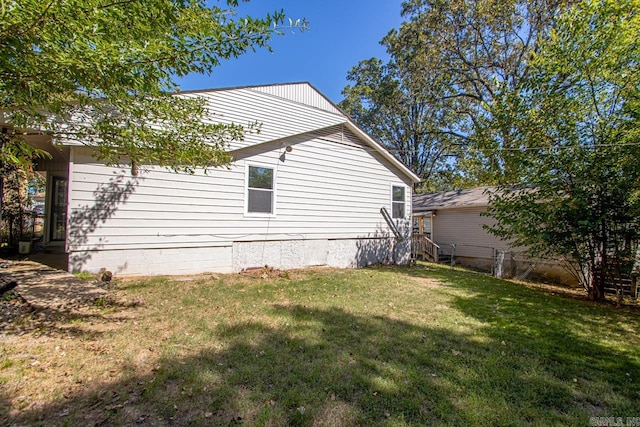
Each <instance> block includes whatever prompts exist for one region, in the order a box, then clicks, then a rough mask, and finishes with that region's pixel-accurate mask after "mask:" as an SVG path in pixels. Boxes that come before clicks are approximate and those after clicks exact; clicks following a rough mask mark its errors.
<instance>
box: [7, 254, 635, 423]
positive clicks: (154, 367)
mask: <svg viewBox="0 0 640 427" xmlns="http://www.w3.org/2000/svg"><path fill="white" fill-rule="evenodd" d="M256 276H257V277H246V276H242V275H224V276H220V277H217V278H213V279H204V278H203V279H202V280H199V281H186V282H185V281H181V282H173V281H171V280H170V279H166V278H155V279H150V280H143V281H132V282H123V283H120V284H119V286H118V289H117V290H115V291H114V294H115V297H116V299H117V300H118V301H120V303H113V302H109V301H104V302H103V304H98V305H97V306H96V307H94V308H93V309H92V310H90V311H84V312H72V313H64V312H63V313H57V314H56V315H52V317H51V318H48V319H47V321H46V322H45V321H43V322H42V323H38V322H39V321H38V319H32V318H26V317H25V318H22V319H18V320H17V321H16V324H15V325H14V326H12V328H10V329H9V330H8V332H5V333H4V335H3V336H2V338H3V339H2V340H0V414H8V415H0V424H5V423H8V424H11V423H14V422H15V423H18V424H21V423H36V424H37V421H38V420H41V421H43V424H47V425H50V424H67V425H78V424H88V425H91V424H98V423H104V424H132V423H136V422H137V423H139V424H142V425H145V424H147V425H229V424H236V423H237V424H245V425H397V426H402V425H425V424H426V425H441V424H442V425H490V426H495V425H540V426H548V425H579V426H585V425H589V422H590V417H639V416H640V408H639V407H638V403H639V402H640V354H639V349H640V346H639V344H640V340H639V338H638V335H637V331H639V330H640V318H639V316H638V314H639V313H640V311H638V309H637V307H626V308H620V309H619V308H615V307H612V306H610V305H597V304H593V303H589V302H586V301H583V300H580V299H579V298H575V297H571V294H565V293H563V292H558V291H555V292H554V291H553V290H551V289H550V288H548V287H541V286H536V285H527V286H524V285H522V284H514V283H510V282H507V281H501V280H496V279H493V278H490V277H487V276H484V275H480V274H476V273H471V272H466V271H462V270H458V269H450V268H448V267H440V266H435V265H431V264H419V265H418V267H416V268H377V269H364V270H333V269H314V270H305V271H294V272H287V273H283V274H280V275H274V274H271V276H272V277H266V278H265V277H260V275H259V274H258V275H256ZM265 276H266V274H265ZM273 276H280V277H273ZM32 317H33V316H32ZM35 317H37V316H35ZM62 353H64V355H62ZM34 362H37V363H34Z"/></svg>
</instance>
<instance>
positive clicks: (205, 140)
mask: <svg viewBox="0 0 640 427" xmlns="http://www.w3.org/2000/svg"><path fill="white" fill-rule="evenodd" d="M237 5H238V0H227V1H223V2H221V3H217V2H214V5H213V6H209V5H207V2H205V1H204V0H124V1H113V0H65V1H61V0H11V1H3V2H2V4H1V5H0V110H1V111H2V112H3V117H2V122H3V123H4V125H3V126H4V128H5V131H4V132H3V137H2V144H1V150H0V164H2V163H16V162H20V160H22V159H24V158H28V157H29V155H30V154H33V152H32V150H30V149H29V147H28V146H26V145H25V144H24V138H23V136H24V134H25V133H30V132H42V133H49V134H51V135H52V136H53V137H54V139H55V140H57V141H64V140H75V141H80V142H82V143H84V144H88V145H91V146H93V147H96V148H97V151H96V153H97V156H98V157H99V158H100V160H103V161H105V162H106V163H108V164H118V163H120V162H122V161H123V160H124V161H128V162H139V163H145V164H157V165H161V166H166V167H169V168H173V169H174V170H187V171H192V170H193V168H195V167H197V166H201V167H205V168H206V167H215V166H218V165H223V164H225V163H227V162H228V161H229V160H230V159H229V157H228V154H227V153H226V152H225V147H226V144H227V142H229V141H230V140H231V139H239V138H242V137H243V134H244V132H245V128H244V127H243V126H242V125H245V124H237V125H231V126H229V125H218V124H212V123H211V122H207V121H206V120H203V118H204V116H205V115H206V114H207V113H208V112H207V111H206V108H205V106H204V104H203V103H202V101H200V100H199V99H196V98H185V97H176V96H173V95H172V93H173V92H175V91H176V90H177V89H178V86H177V85H176V83H175V78H176V77H180V76H185V75H187V74H190V73H210V72H211V71H212V70H213V69H214V67H216V66H218V65H220V63H221V61H223V60H225V59H228V58H232V57H236V56H238V55H241V54H243V53H244V52H246V51H248V50H253V49H256V48H260V47H268V42H269V40H270V38H271V36H272V35H273V34H274V33H277V32H278V31H279V28H281V26H282V24H283V20H284V15H283V12H282V11H279V12H275V13H273V14H272V15H267V16H265V17H262V18H258V19H256V18H252V17H250V16H242V17H239V16H237V15H236V14H235V12H234V9H233V7H234V6H237ZM293 25H296V24H295V23H294V24H293ZM297 26H299V27H304V22H302V23H298V24H297ZM125 159H126V160H125Z"/></svg>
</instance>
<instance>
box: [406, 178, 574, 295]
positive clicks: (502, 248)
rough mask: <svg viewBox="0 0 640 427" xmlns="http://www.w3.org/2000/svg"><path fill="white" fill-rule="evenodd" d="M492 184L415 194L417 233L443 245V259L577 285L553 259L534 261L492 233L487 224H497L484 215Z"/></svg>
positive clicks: (414, 224) (441, 249) (523, 277)
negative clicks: (486, 227) (451, 258)
mask: <svg viewBox="0 0 640 427" xmlns="http://www.w3.org/2000/svg"><path fill="white" fill-rule="evenodd" d="M491 189H492V188H491V187H483V188H473V189H467V190H458V191H445V192H440V193H429V194H416V195H414V196H413V230H414V234H423V235H425V236H426V237H428V238H429V239H431V240H432V241H433V242H434V243H435V244H437V245H438V246H439V247H440V253H439V258H440V261H442V260H446V261H449V260H450V257H451V256H452V255H453V259H454V261H455V263H458V264H462V265H465V266H468V267H473V268H477V269H480V270H486V271H492V272H494V273H495V272H496V269H501V273H502V275H503V276H504V277H516V278H520V279H525V278H527V277H537V278H542V279H546V280H550V281H555V282H561V283H567V284H575V283H576V280H575V279H574V278H573V277H572V276H571V275H570V274H569V273H568V272H567V271H566V270H565V269H564V268H562V267H561V265H560V264H559V263H558V262H557V261H554V260H541V259H536V260H532V259H529V258H526V257H524V256H523V255H522V252H523V248H518V247H512V246H511V245H510V243H509V242H507V241H503V240H500V239H499V238H498V237H496V236H494V235H493V234H491V233H489V231H487V230H486V229H485V228H484V226H485V225H494V224H495V220H494V219H493V218H490V217H487V216H483V215H482V214H483V213H484V212H486V210H487V206H488V205H489V196H490V192H491Z"/></svg>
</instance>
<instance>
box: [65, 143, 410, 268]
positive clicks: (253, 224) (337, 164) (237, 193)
mask: <svg viewBox="0 0 640 427" xmlns="http://www.w3.org/2000/svg"><path fill="white" fill-rule="evenodd" d="M330 133H331V132H330ZM333 135H336V133H335V132H334V133H333ZM354 138H355V139H354ZM334 139H335V137H332V136H331V135H329V136H327V133H326V132H324V133H323V132H320V133H318V134H315V133H307V134H305V135H300V136H298V137H294V138H289V139H288V140H287V145H290V146H291V147H292V148H293V150H292V151H291V152H287V153H286V154H285V158H284V161H282V160H281V159H280V157H281V155H282V154H283V153H285V151H284V146H283V145H282V144H281V143H279V142H274V143H266V144H262V145H259V146H252V147H247V148H245V149H243V150H241V152H240V153H239V154H240V156H239V157H240V158H241V159H240V160H237V161H236V162H235V163H234V164H232V165H231V166H230V168H229V169H216V170H213V171H209V172H208V173H207V174H204V173H203V172H202V171H198V172H196V173H195V174H194V175H188V174H178V173H173V172H170V171H168V170H165V169H162V168H156V167H146V168H145V167H141V168H140V174H139V176H138V177H132V176H131V175H130V170H129V169H128V168H127V169H125V168H123V169H120V168H112V167H106V166H104V165H103V164H100V163H98V162H96V161H95V160H94V159H93V158H92V157H91V152H90V151H89V150H88V149H86V148H82V147H76V148H73V163H72V171H73V172H72V179H71V183H70V189H69V191H70V198H69V200H70V206H69V209H70V220H69V223H70V231H69V249H70V251H71V253H72V258H74V256H75V258H74V259H75V264H74V265H73V268H74V269H76V270H77V269H89V270H91V269H99V268H101V267H109V268H111V269H112V270H113V271H118V270H119V269H120V270H121V271H124V272H125V273H126V272H134V273H135V274H143V273H140V272H142V271H147V270H148V269H149V268H150V266H149V265H148V261H144V260H145V259H147V258H149V256H151V255H149V252H148V251H150V250H151V251H153V253H156V258H153V259H154V260H155V261H156V262H159V263H160V264H163V263H164V265H159V266H158V268H160V267H165V268H167V265H166V263H167V261H166V260H167V259H170V258H171V257H173V260H174V262H175V263H176V268H177V269H179V270H181V271H182V270H184V269H185V268H186V269H187V270H190V271H195V270H200V271H230V270H233V269H234V266H233V265H232V261H231V260H232V249H231V248H232V245H233V244H234V242H235V243H236V244H237V243H238V242H266V241H274V242H275V241H295V240H301V241H314V240H317V241H328V240H335V239H362V238H373V237H380V236H388V235H390V230H389V229H388V226H387V224H386V223H385V222H384V220H383V218H382V216H381V215H380V212H379V211H380V208H381V207H385V208H387V209H388V210H389V211H391V185H394V184H395V185H399V184H401V185H406V187H407V191H405V195H406V201H405V203H406V212H407V214H406V216H407V218H409V217H410V208H411V206H410V200H411V191H410V189H411V183H410V182H409V181H408V179H407V178H400V177H403V176H404V175H403V174H402V173H401V172H400V171H398V170H396V169H395V167H394V166H392V165H391V164H389V163H388V162H387V161H386V160H384V159H383V158H382V157H381V156H380V155H379V154H378V153H376V152H374V150H372V149H371V148H369V147H367V146H365V145H364V144H362V143H361V142H360V141H359V140H358V139H357V137H355V135H353V134H347V139H349V140H350V141H351V142H350V143H349V144H344V143H339V142H335V141H334ZM246 164H259V165H265V166H270V167H273V168H274V170H275V172H276V188H275V197H276V201H275V203H276V215H275V216H273V217H254V216H248V215H246V214H245V171H246ZM399 225H401V226H403V229H407V228H408V220H402V221H399ZM321 246H322V245H321ZM324 246H326V245H324ZM304 247H305V248H307V249H305V251H306V255H305V256H304V258H305V259H306V260H316V261H318V260H323V259H325V260H326V259H328V257H327V255H326V254H325V255H322V254H321V252H322V251H320V252H318V254H317V255H313V254H312V253H311V252H314V251H315V249H314V248H317V247H319V246H313V245H311V246H309V244H306V246H304ZM204 248H207V249H206V250H205V249H204ZM309 248H311V249H309ZM180 249H183V250H182V251H180ZM281 250H282V249H281ZM158 251H163V252H162V253H163V254H164V255H163V256H164V257H165V258H163V256H158V255H157V254H158ZM198 251H200V252H198ZM142 253H145V255H144V256H141V255H140V254H142ZM198 253H199V254H198ZM166 257H169V258H166ZM198 259H201V260H204V261H202V262H199V261H198ZM158 260H164V261H158ZM270 261H271V259H270V258H268V257H266V258H265V259H263V260H262V262H263V265H264V264H270V265H272V263H271V262H270ZM302 262H304V261H302ZM309 262H310V261H309ZM184 263H186V265H185V264H184ZM189 263H191V264H192V265H188V264H189ZM72 264H73V262H72ZM289 264H291V265H293V264H294V263H293V262H290V263H289ZM289 264H286V263H284V264H283V265H289ZM145 269H146V270H145ZM154 271H161V270H158V269H155V270H154V269H152V271H151V273H152V272H154ZM172 271H173V270H172ZM176 271H177V270H176ZM146 274H150V273H146Z"/></svg>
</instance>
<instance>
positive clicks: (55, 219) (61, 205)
mask: <svg viewBox="0 0 640 427" xmlns="http://www.w3.org/2000/svg"><path fill="white" fill-rule="evenodd" d="M51 190H52V192H51V215H50V216H49V218H50V221H51V224H50V226H49V240H51V241H56V240H57V241H60V240H64V238H65V236H66V234H67V180H66V179H65V178H60V177H57V176H56V177H53V181H52V183H51Z"/></svg>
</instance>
